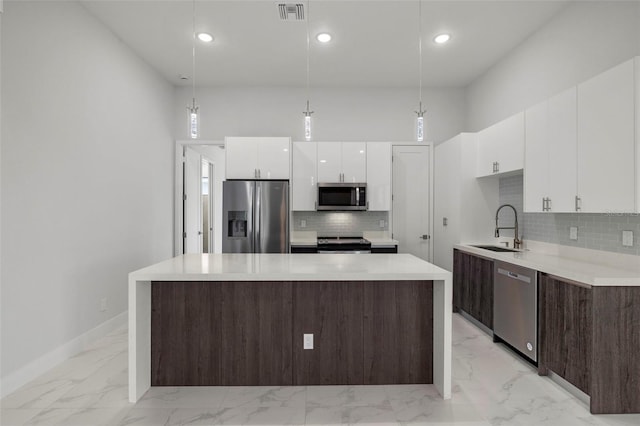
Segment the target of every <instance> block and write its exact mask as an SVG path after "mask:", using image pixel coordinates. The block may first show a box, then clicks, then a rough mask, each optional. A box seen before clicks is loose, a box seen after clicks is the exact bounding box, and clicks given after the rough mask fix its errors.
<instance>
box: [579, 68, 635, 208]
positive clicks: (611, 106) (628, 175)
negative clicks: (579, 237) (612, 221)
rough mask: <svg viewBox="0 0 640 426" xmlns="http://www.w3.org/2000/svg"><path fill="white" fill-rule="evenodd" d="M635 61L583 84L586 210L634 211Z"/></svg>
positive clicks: (582, 166) (581, 137)
mask: <svg viewBox="0 0 640 426" xmlns="http://www.w3.org/2000/svg"><path fill="white" fill-rule="evenodd" d="M634 96H635V82H634V63H633V60H632V61H627V62H625V63H623V64H621V65H618V66H617V67H615V68H612V69H610V70H608V71H606V72H604V73H602V74H600V75H598V76H597V77H595V78H593V79H591V80H589V81H587V82H585V83H583V84H580V85H579V86H578V196H579V197H580V199H581V210H580V211H582V212H589V213H606V212H632V211H634V210H635V139H634V128H635V127H634V126H635V123H634V120H635V117H634Z"/></svg>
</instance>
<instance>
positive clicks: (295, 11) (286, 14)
mask: <svg viewBox="0 0 640 426" xmlns="http://www.w3.org/2000/svg"><path fill="white" fill-rule="evenodd" d="M278 12H279V13H280V19H281V20H282V21H304V5H303V4H302V3H278Z"/></svg>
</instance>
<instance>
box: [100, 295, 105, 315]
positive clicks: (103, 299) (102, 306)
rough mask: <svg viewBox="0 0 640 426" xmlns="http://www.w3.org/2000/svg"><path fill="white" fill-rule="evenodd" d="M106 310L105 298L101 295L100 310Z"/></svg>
mask: <svg viewBox="0 0 640 426" xmlns="http://www.w3.org/2000/svg"><path fill="white" fill-rule="evenodd" d="M106 310H107V298H106V297H103V298H102V299H100V312H104V311H106Z"/></svg>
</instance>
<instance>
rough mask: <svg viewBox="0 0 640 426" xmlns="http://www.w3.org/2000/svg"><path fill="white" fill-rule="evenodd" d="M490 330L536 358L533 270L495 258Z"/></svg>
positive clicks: (536, 322) (524, 353) (536, 305)
mask: <svg viewBox="0 0 640 426" xmlns="http://www.w3.org/2000/svg"><path fill="white" fill-rule="evenodd" d="M493 334H494V340H497V341H500V340H502V341H504V342H506V343H508V344H509V345H511V346H513V347H514V348H515V349H517V350H518V351H519V352H520V353H522V354H523V355H524V356H526V357H527V358H529V359H530V360H532V361H533V362H537V361H538V341H537V336H538V280H537V275H536V271H534V270H532V269H528V268H523V267H521V266H517V265H513V264H510V263H505V262H500V261H495V262H494V266H493ZM496 338H497V339H496Z"/></svg>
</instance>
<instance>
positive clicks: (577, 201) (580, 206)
mask: <svg viewBox="0 0 640 426" xmlns="http://www.w3.org/2000/svg"><path fill="white" fill-rule="evenodd" d="M580 210H582V199H581V198H580V197H578V196H577V195H576V211H577V212H579V211H580Z"/></svg>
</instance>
